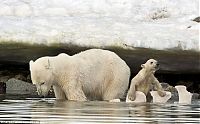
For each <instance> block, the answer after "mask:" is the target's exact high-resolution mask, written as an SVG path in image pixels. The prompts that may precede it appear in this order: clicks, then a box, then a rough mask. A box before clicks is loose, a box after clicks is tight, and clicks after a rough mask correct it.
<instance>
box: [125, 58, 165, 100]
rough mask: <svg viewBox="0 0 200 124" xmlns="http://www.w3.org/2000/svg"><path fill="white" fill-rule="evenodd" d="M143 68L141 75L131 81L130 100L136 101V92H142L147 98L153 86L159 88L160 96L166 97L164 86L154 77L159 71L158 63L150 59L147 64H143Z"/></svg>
mask: <svg viewBox="0 0 200 124" xmlns="http://www.w3.org/2000/svg"><path fill="white" fill-rule="evenodd" d="M141 67H142V69H141V70H140V71H139V73H138V74H137V75H136V76H135V77H134V78H133V79H132V80H131V85H130V89H129V91H128V94H127V96H128V99H130V100H131V101H134V100H135V97H136V93H135V92H136V91H141V92H143V93H144V94H145V95H146V96H147V93H148V92H149V91H150V87H151V86H152V85H153V86H155V87H156V88H157V91H158V94H159V95H160V96H165V95H166V93H165V92H164V91H163V89H162V86H161V85H160V83H159V81H158V80H157V79H156V77H155V76H154V73H155V72H156V71H157V70H158V69H159V64H158V62H157V61H156V60H154V59H149V60H148V61H147V62H146V63H145V64H142V65H141Z"/></svg>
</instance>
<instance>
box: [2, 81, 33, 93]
mask: <svg viewBox="0 0 200 124" xmlns="http://www.w3.org/2000/svg"><path fill="white" fill-rule="evenodd" d="M6 93H7V94H30V95H37V93H36V87H35V85H33V84H31V83H27V82H24V81H21V80H17V79H14V78H12V79H9V80H8V81H7V82H6Z"/></svg>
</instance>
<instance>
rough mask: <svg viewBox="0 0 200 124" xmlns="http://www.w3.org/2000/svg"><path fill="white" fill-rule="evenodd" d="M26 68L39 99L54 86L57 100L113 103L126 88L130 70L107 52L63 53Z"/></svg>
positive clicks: (39, 60)
mask: <svg viewBox="0 0 200 124" xmlns="http://www.w3.org/2000/svg"><path fill="white" fill-rule="evenodd" d="M29 65H30V72H31V79H32V82H33V84H35V85H36V87H37V91H38V95H42V96H46V95H47V94H48V91H49V90H50V88H51V86H53V89H54V92H55V96H56V98H57V99H68V100H76V101H86V100H113V99H119V98H122V97H123V95H125V91H126V90H127V89H128V85H129V77H130V68H129V67H128V66H127V64H126V63H125V62H124V61H123V60H122V59H121V58H120V57H119V56H117V55H116V54H115V53H114V52H111V51H108V50H101V49H90V50H86V51H84V52H81V53H78V54H76V55H73V56H69V55H67V54H64V53H62V54H59V55H58V56H55V57H48V56H47V57H41V58H39V59H37V60H36V61H35V62H33V61H32V60H31V61H30V62H29Z"/></svg>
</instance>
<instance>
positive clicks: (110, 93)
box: [103, 78, 128, 101]
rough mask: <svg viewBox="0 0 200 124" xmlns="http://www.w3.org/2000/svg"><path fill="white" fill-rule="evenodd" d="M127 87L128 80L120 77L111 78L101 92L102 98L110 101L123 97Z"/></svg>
mask: <svg viewBox="0 0 200 124" xmlns="http://www.w3.org/2000/svg"><path fill="white" fill-rule="evenodd" d="M127 79H128V78H127ZM127 89H128V80H127V81H126V80H120V79H118V80H113V81H111V82H109V85H108V87H107V88H106V91H105V92H104V94H103V100H105V101H112V100H115V99H120V98H123V96H124V94H125V92H126V90H127Z"/></svg>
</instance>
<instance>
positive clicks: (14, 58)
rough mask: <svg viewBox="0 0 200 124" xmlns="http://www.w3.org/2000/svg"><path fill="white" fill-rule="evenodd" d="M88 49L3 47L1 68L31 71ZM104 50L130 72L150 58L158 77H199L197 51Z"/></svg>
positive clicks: (21, 45)
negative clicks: (41, 61)
mask: <svg viewBox="0 0 200 124" xmlns="http://www.w3.org/2000/svg"><path fill="white" fill-rule="evenodd" d="M86 49H89V47H80V46H73V45H70V46H68V45H58V46H56V45H55V46H45V45H24V44H20V43H19V44H14V43H13V44H1V45H0V53H1V54H0V68H1V67H6V65H7V66H8V67H9V66H10V65H12V66H24V67H25V68H26V69H27V70H29V67H28V63H29V61H30V60H36V59H37V58H39V57H42V56H55V55H58V54H59V53H62V52H64V53H67V54H69V55H74V54H76V53H78V52H81V51H83V50H86ZM104 49H108V50H111V51H113V52H115V53H117V54H118V55H119V56H120V57H121V58H122V59H123V60H125V61H126V63H127V64H128V65H129V67H130V68H131V71H132V73H137V72H138V71H139V70H140V65H141V64H142V63H144V62H146V61H147V60H148V59H149V58H154V59H156V60H158V61H159V63H160V65H161V66H160V70H159V71H158V72H157V73H195V74H197V73H200V66H199V65H200V61H199V59H198V58H200V55H199V52H198V51H192V50H177V49H175V50H173V49H169V50H154V49H147V48H134V49H129V50H126V49H122V48H117V47H107V48H104Z"/></svg>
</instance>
